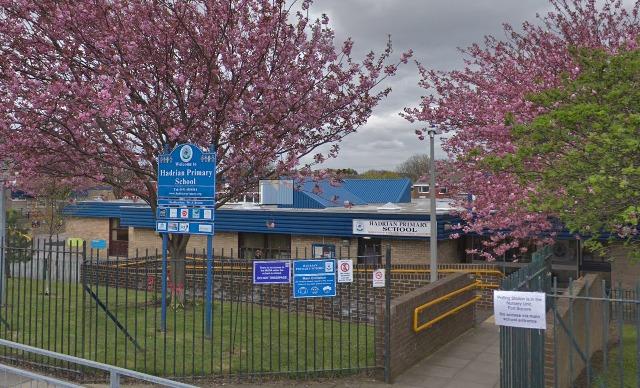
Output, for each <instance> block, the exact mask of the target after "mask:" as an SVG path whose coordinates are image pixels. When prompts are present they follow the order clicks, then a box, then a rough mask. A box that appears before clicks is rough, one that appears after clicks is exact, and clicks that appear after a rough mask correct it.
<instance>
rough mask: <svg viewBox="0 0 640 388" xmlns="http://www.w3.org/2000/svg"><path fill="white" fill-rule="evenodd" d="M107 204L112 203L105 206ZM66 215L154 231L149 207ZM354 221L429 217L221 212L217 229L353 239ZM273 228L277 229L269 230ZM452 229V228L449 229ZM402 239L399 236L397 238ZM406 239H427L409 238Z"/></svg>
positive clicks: (83, 209) (441, 235)
mask: <svg viewBox="0 0 640 388" xmlns="http://www.w3.org/2000/svg"><path fill="white" fill-rule="evenodd" d="M105 204H109V205H106V206H105ZM63 213H64V214H65V215H67V216H73V217H86V218H102V217H107V218H115V217H119V218H120V224H121V225H122V226H132V227H135V228H145V229H154V227H155V218H154V214H153V213H152V212H151V208H150V207H148V206H138V205H134V204H123V203H118V202H78V203H76V204H73V205H69V206H67V207H65V209H64V210H63ZM353 219H374V220H425V221H426V220H429V216H428V215H427V214H397V213H396V214H392V213H377V212H376V213H364V212H322V211H313V210H311V211H307V212H305V211H288V210H280V211H279V210H236V209H218V210H217V211H216V220H215V229H216V231H220V232H253V233H279V234H293V235H312V236H335V237H352V236H353V233H352V231H353V226H352V224H353V222H352V220H353ZM439 221H440V222H438V239H439V240H446V239H448V238H449V235H450V234H451V233H452V232H453V231H451V230H445V225H446V224H457V223H459V222H460V219H459V218H457V217H452V216H450V215H441V216H439ZM270 225H274V227H270ZM447 229H449V228H447ZM394 238H399V237H394ZM405 239H425V238H412V237H406V238H405Z"/></svg>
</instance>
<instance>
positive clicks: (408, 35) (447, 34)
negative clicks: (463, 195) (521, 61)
mask: <svg viewBox="0 0 640 388" xmlns="http://www.w3.org/2000/svg"><path fill="white" fill-rule="evenodd" d="M547 8H548V1H547V0H448V1H444V0H316V2H315V3H314V4H313V5H312V8H311V10H312V14H313V15H316V16H318V15H320V14H322V13H326V14H327V15H328V16H329V19H330V25H331V27H332V28H334V30H335V32H336V44H337V45H339V44H341V42H342V41H343V40H344V39H346V38H347V37H351V38H353V40H354V42H355V46H354V51H353V54H354V56H355V57H356V58H361V57H362V56H364V55H365V54H366V53H367V52H369V51H370V50H373V51H375V52H381V51H382V50H384V47H385V43H386V39H387V35H389V34H390V35H391V38H392V41H393V47H394V55H396V58H397V56H398V55H400V53H402V52H404V51H406V50H408V49H409V48H411V49H413V51H414V58H413V59H415V60H417V61H419V62H421V63H422V64H424V65H425V66H427V67H429V68H436V69H441V70H451V69H455V68H460V67H461V66H462V64H463V63H462V56H461V54H460V52H459V51H458V47H467V46H469V45H470V44H472V43H474V42H482V41H483V37H484V36H485V35H496V36H498V37H501V34H502V23H505V22H507V23H510V24H512V25H514V26H516V27H517V26H519V25H521V24H522V22H523V21H524V20H533V19H534V18H535V15H536V13H544V11H545V10H546V9H547ZM418 80H419V76H418V72H417V69H416V66H415V64H413V63H409V64H407V65H404V66H403V67H402V68H401V69H400V71H399V72H398V74H397V75H396V76H395V77H393V78H391V79H389V80H388V81H387V83H386V84H385V85H384V86H391V88H392V89H393V91H392V93H391V95H390V96H389V97H388V98H387V99H386V100H385V101H384V102H383V103H381V104H380V105H379V106H377V107H376V108H375V110H374V114H373V115H372V117H371V118H370V120H369V122H368V123H367V124H366V125H365V126H363V127H362V128H361V129H360V130H359V131H358V133H356V134H352V135H349V136H347V137H346V138H345V139H344V140H343V142H342V143H341V152H340V156H339V157H338V158H337V159H334V160H330V161H328V162H326V163H325V164H324V166H325V167H335V168H338V167H339V168H346V167H351V168H354V169H356V170H358V171H363V170H368V169H374V168H375V169H382V168H384V169H394V168H395V167H396V166H397V165H398V164H400V163H401V162H402V161H404V160H405V159H407V158H408V157H409V156H411V155H412V154H415V153H425V152H428V146H429V144H428V141H419V140H418V138H417V137H416V135H415V134H414V131H415V129H416V128H420V127H421V125H420V124H411V123H409V122H408V121H406V120H404V119H402V118H401V117H399V116H398V113H399V112H401V111H402V109H403V108H404V107H413V106H417V105H418V103H419V101H420V96H422V95H424V94H425V93H426V92H425V91H424V90H422V89H420V88H419V87H418ZM438 143H439V142H438ZM319 151H321V152H322V151H324V152H326V151H327V148H321V149H320V150H319ZM436 157H439V158H443V157H445V155H444V153H443V152H442V150H441V149H440V148H439V147H438V148H437V152H436Z"/></svg>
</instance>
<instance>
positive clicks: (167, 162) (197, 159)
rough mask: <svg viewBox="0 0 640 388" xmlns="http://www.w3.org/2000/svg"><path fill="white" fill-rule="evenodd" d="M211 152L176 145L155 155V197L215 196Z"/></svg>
mask: <svg viewBox="0 0 640 388" xmlns="http://www.w3.org/2000/svg"><path fill="white" fill-rule="evenodd" d="M215 189H216V157H215V153H210V152H203V151H202V150H201V149H200V148H198V146H196V145H193V144H180V145H178V146H176V148H174V149H173V151H171V153H169V154H165V155H160V157H159V158H158V198H185V199H186V198H191V199H204V198H209V199H213V198H215Z"/></svg>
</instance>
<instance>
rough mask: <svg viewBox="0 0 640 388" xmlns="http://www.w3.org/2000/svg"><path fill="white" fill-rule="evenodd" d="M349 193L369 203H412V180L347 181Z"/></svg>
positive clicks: (344, 184) (346, 186)
mask: <svg viewBox="0 0 640 388" xmlns="http://www.w3.org/2000/svg"><path fill="white" fill-rule="evenodd" d="M343 186H344V188H345V189H346V190H347V191H350V192H352V193H353V194H355V195H357V196H358V197H359V198H362V199H363V200H364V201H366V202H367V203H387V202H392V203H408V202H411V179H409V178H400V179H345V180H344V183H343Z"/></svg>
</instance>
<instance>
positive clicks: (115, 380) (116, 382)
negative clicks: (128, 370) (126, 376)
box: [109, 371, 120, 388]
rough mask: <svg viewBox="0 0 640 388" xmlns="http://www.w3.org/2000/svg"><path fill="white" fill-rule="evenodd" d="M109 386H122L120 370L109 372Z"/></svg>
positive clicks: (117, 387)
mask: <svg viewBox="0 0 640 388" xmlns="http://www.w3.org/2000/svg"><path fill="white" fill-rule="evenodd" d="M109 387H111V388H120V375H118V372H116V371H111V372H109Z"/></svg>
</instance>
